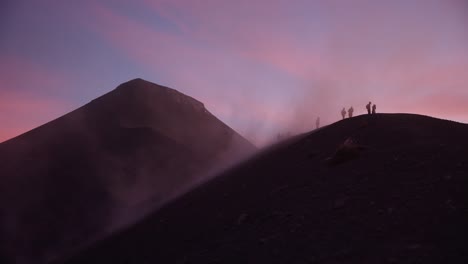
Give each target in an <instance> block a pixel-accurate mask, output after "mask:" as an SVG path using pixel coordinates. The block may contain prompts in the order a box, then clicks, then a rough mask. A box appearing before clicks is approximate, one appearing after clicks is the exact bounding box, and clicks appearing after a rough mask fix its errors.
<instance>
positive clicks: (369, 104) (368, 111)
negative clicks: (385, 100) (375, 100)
mask: <svg viewBox="0 0 468 264" xmlns="http://www.w3.org/2000/svg"><path fill="white" fill-rule="evenodd" d="M371 104H372V103H371V102H369V103H368V104H366V109H367V114H369V115H370V114H371V111H370V107H371Z"/></svg>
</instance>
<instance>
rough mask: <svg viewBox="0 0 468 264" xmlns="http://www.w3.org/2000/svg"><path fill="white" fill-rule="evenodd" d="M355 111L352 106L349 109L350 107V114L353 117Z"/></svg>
mask: <svg viewBox="0 0 468 264" xmlns="http://www.w3.org/2000/svg"><path fill="white" fill-rule="evenodd" d="M353 112H354V108H353V107H352V106H351V107H350V108H349V109H348V116H349V117H350V118H351V117H353Z"/></svg>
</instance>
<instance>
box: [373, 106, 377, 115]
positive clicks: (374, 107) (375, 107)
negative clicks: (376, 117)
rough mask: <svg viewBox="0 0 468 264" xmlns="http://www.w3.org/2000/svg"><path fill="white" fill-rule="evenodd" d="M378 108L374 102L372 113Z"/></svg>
mask: <svg viewBox="0 0 468 264" xmlns="http://www.w3.org/2000/svg"><path fill="white" fill-rule="evenodd" d="M376 109H377V106H376V105H375V104H374V105H373V106H372V114H375V110H376Z"/></svg>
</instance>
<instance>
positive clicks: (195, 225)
mask: <svg viewBox="0 0 468 264" xmlns="http://www.w3.org/2000/svg"><path fill="white" fill-rule="evenodd" d="M467 135H468V125H466V124H460V123H455V122H451V121H446V120H440V119H435V118H431V117H427V116H419V115H411V114H376V115H366V116H358V117H354V118H350V119H346V120H342V121H339V122H337V123H334V124H332V125H329V126H327V127H324V128H322V129H319V130H316V131H313V132H310V133H307V134H303V135H300V136H297V137H295V138H292V139H290V140H288V141H285V142H282V143H280V144H278V145H276V146H273V147H271V148H269V149H268V150H264V151H262V152H261V153H260V154H258V155H256V156H255V157H253V158H252V159H249V160H248V161H247V162H245V163H243V164H242V165H239V166H237V167H235V168H233V169H231V170H229V171H227V172H225V173H223V174H222V175H219V176H218V177H216V178H214V179H213V180H211V181H209V182H208V183H206V184H204V185H201V186H199V187H198V188H196V189H194V190H192V191H191V192H189V193H187V194H185V195H183V196H181V197H179V198H178V199H176V200H174V201H172V202H170V203H168V204H167V205H166V206H164V208H162V209H161V210H159V211H157V212H155V213H153V214H151V215H149V216H148V217H146V218H145V219H144V220H142V221H140V222H139V223H137V224H135V225H133V226H131V227H129V228H127V229H125V230H123V231H121V232H119V233H115V234H113V235H112V236H110V237H108V238H106V239H104V240H102V241H99V242H97V243H95V244H94V245H92V246H91V247H89V248H88V249H87V250H85V251H83V252H80V253H79V254H76V255H73V256H69V258H66V259H63V260H62V261H60V262H58V263H67V264H75V263H76V264H78V263H88V264H89V263H96V264H97V263H468V256H467V252H468V251H467V250H466V249H467V248H466V247H467V245H468V225H467V220H468V217H467V216H468V206H467V205H468V196H467V191H466V190H467V186H468V139H467Z"/></svg>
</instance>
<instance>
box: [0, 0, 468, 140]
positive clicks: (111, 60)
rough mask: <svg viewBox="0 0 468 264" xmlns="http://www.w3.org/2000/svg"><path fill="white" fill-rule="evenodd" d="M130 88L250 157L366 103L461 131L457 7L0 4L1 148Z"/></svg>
mask: <svg viewBox="0 0 468 264" xmlns="http://www.w3.org/2000/svg"><path fill="white" fill-rule="evenodd" d="M137 77H140V78H143V79H146V80H148V81H151V82H154V83H158V84H161V85H165V86H169V87H171V88H174V89H177V90H179V91H180V92H183V93H185V94H187V95H190V96H192V97H194V98H196V99H198V100H199V101H202V102H203V103H204V104H205V106H206V107H207V109H208V110H209V111H210V112H212V113H213V114H214V115H216V116H217V117H218V118H220V119H221V120H222V121H224V122H225V123H227V124H228V125H229V126H231V127H232V128H234V129H235V130H237V131H238V132H240V133H241V134H242V135H244V136H246V137H247V138H248V139H250V140H251V141H253V142H254V143H256V144H257V145H262V144H264V143H265V142H268V141H269V140H270V139H271V138H273V137H274V135H275V134H277V133H278V132H286V131H290V132H292V133H297V132H301V131H306V130H307V129H310V128H312V127H313V126H314V123H315V119H316V117H317V116H320V117H321V120H322V124H329V123H332V122H335V121H337V120H339V119H341V116H340V111H341V109H342V108H343V107H346V108H348V107H349V106H351V105H352V106H353V107H354V108H355V114H363V113H364V112H365V104H366V103H367V102H368V101H372V102H375V103H376V104H377V111H378V112H389V113H394V112H408V113H418V114H425V115H430V116H435V117H440V118H444V119H451V120H455V121H459V122H464V123H467V122H468V1H466V0H392V1H376V0H352V1H351V0H350V1H345V0H321V1H320V0H317V1H313V0H284V1H275V0H236V1H233V0H226V1H224V0H205V1H202V0H200V1H198V0H185V1H180V0H161V1H150V0H136V1H121V0H117V1H91V0H80V1H60V0H56V1H52V0H42V1H33V0H30V1H22V0H6V1H1V3H0V142H1V141H4V140H7V139H9V138H11V137H14V136H16V135H19V134H21V133H24V132H26V131H28V130H30V129H33V128H35V127H37V126H39V125H41V124H44V123H46V122H48V121H50V120H52V119H55V118H57V117H59V116H61V115H63V114H66V113H67V112H69V111H71V110H73V109H75V108H77V107H80V106H82V105H84V104H86V103H88V102H89V101H91V100H92V99H94V98H96V97H98V96H101V95H103V94H104V93H107V92H109V91H111V90H112V89H114V88H115V87H116V86H117V85H118V84H120V83H122V82H125V81H128V80H130V79H133V78H137Z"/></svg>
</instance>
